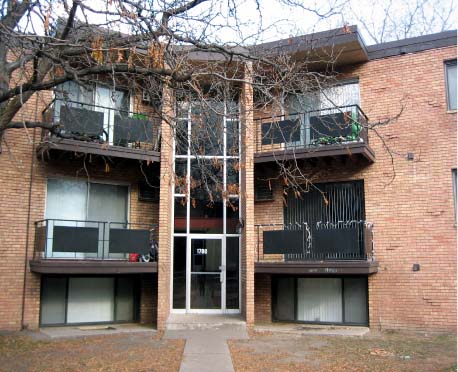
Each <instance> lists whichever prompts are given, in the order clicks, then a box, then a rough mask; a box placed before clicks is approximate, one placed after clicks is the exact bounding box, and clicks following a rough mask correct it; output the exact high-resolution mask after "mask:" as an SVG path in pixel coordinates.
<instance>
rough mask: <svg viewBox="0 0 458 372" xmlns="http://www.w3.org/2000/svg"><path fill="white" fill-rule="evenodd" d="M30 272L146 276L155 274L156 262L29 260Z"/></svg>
mask: <svg viewBox="0 0 458 372" xmlns="http://www.w3.org/2000/svg"><path fill="white" fill-rule="evenodd" d="M29 265H30V271H32V272H34V273H37V274H65V275H70V274H91V275H93V274H96V275H105V274H146V273H157V262H126V261H116V260H113V261H102V260H58V259H48V260H30V261H29Z"/></svg>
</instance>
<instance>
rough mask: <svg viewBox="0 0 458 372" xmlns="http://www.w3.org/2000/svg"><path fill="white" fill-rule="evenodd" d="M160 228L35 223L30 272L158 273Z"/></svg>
mask: <svg viewBox="0 0 458 372" xmlns="http://www.w3.org/2000/svg"><path fill="white" fill-rule="evenodd" d="M157 230H158V229H157V225H145V224H133V223H124V222H122V223H121V222H103V221H80V220H56V219H46V220H41V221H37V222H35V246H34V256H33V259H32V260H30V269H31V271H33V272H36V273H41V274H123V273H125V274H127V273H157V232H158V231H157Z"/></svg>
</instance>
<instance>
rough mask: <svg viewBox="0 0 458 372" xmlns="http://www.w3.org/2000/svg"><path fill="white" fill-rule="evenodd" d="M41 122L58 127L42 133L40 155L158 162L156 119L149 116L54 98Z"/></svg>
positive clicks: (157, 125)
mask: <svg viewBox="0 0 458 372" xmlns="http://www.w3.org/2000/svg"><path fill="white" fill-rule="evenodd" d="M43 122H45V123H50V124H54V125H56V126H58V127H59V128H60V133H61V136H59V137H57V136H55V135H54V134H52V133H50V132H49V131H44V133H43V138H42V143H41V144H40V146H39V147H38V153H39V155H44V154H45V153H47V154H49V153H50V152H55V151H69V152H76V153H87V154H95V155H103V156H110V157H118V158H127V159H137V160H147V161H152V162H154V161H159V158H160V155H159V150H160V149H159V123H160V121H159V119H158V118H156V117H152V116H151V115H148V114H141V113H134V112H127V111H121V110H115V109H113V108H109V107H103V106H96V105H92V104H86V103H80V102H74V101H67V100H62V99H54V100H53V101H52V102H51V104H50V105H48V106H47V107H46V109H45V110H44V111H43Z"/></svg>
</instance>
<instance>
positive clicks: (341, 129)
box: [256, 105, 368, 153]
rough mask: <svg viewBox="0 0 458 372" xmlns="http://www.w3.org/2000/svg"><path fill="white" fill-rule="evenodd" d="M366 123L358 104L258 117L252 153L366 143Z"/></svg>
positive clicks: (366, 120)
mask: <svg viewBox="0 0 458 372" xmlns="http://www.w3.org/2000/svg"><path fill="white" fill-rule="evenodd" d="M367 122H368V119H367V117H366V115H365V114H364V113H363V112H362V110H361V108H360V107H359V106H358V105H350V106H342V107H334V108H330V109H323V110H315V111H309V112H305V113H295V114H288V115H281V116H270V117H264V118H258V119H256V123H257V124H256V152H258V153H260V152H266V151H270V152H274V151H279V150H305V149H310V150H319V149H320V148H322V147H323V146H331V145H345V144H351V143H358V142H361V143H366V144H368V136H367Z"/></svg>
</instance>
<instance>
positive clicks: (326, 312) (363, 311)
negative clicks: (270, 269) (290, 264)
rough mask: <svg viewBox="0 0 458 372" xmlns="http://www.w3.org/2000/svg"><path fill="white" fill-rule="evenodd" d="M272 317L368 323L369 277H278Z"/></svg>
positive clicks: (273, 285)
mask: <svg viewBox="0 0 458 372" xmlns="http://www.w3.org/2000/svg"><path fill="white" fill-rule="evenodd" d="M272 283H273V284H272V307H273V313H272V314H273V320H277V321H298V322H306V323H323V324H326V323H330V324H339V323H341V324H355V325H356V324H357V325H367V324H368V300H367V278H365V277H335V278H300V277H275V278H274V279H273V281H272Z"/></svg>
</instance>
